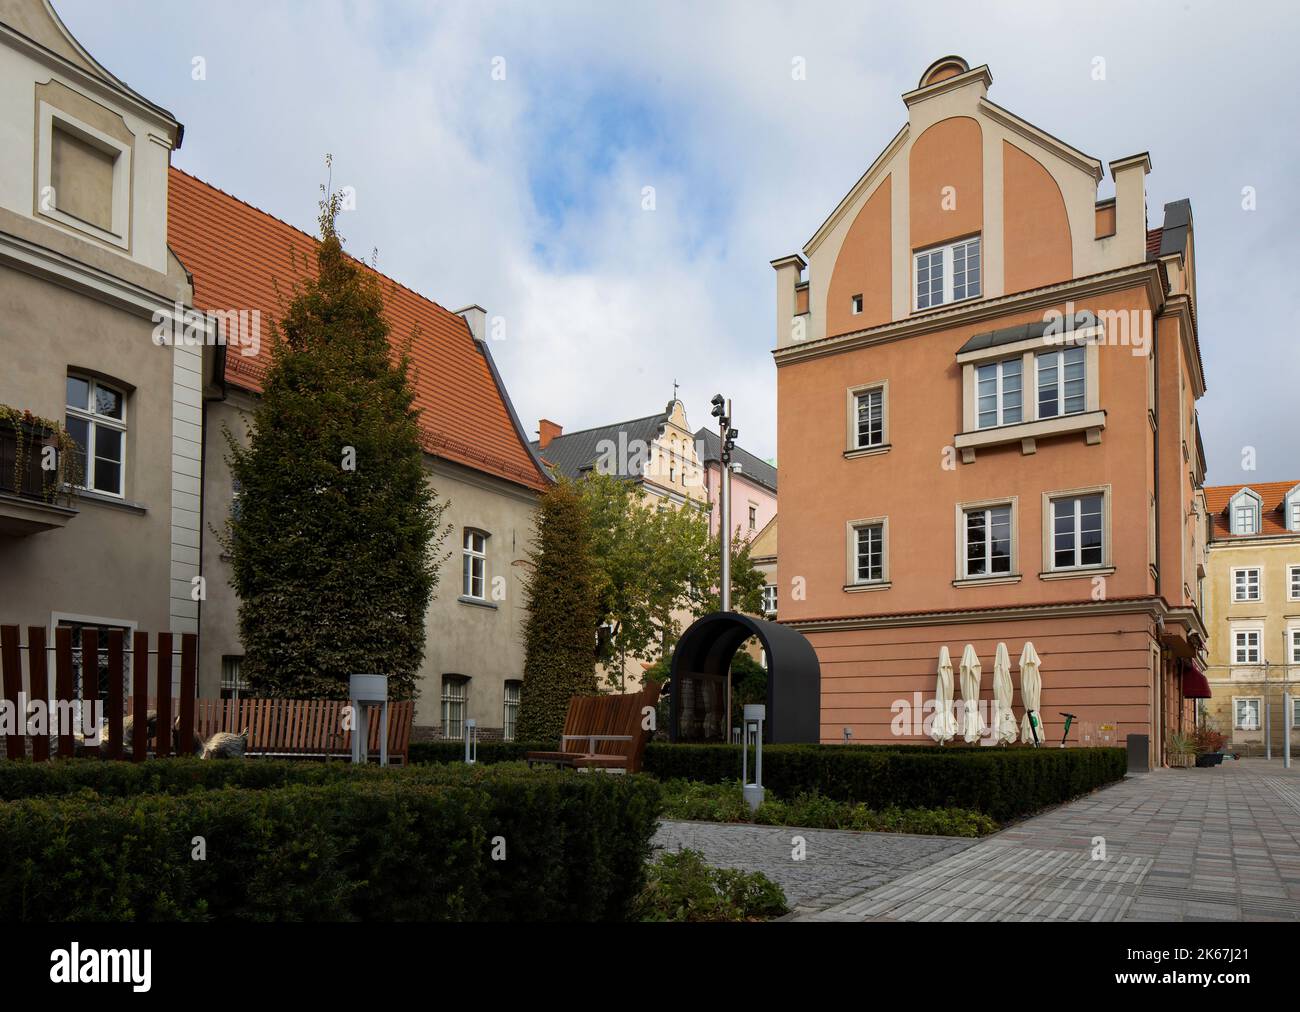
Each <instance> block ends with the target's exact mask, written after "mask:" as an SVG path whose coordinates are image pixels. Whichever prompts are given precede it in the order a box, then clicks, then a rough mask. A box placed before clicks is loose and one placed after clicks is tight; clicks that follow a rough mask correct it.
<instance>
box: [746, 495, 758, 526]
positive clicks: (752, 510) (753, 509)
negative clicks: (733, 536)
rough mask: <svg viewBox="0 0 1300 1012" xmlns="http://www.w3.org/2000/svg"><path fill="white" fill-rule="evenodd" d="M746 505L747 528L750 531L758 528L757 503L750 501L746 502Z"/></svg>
mask: <svg viewBox="0 0 1300 1012" xmlns="http://www.w3.org/2000/svg"><path fill="white" fill-rule="evenodd" d="M748 506H749V529H750V530H751V531H756V530H758V504H757V503H752V502H751V503H748Z"/></svg>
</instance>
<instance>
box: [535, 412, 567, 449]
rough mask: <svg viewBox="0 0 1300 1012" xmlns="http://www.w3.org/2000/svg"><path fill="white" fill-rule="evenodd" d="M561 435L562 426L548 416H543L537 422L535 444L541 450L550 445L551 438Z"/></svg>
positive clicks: (562, 432) (562, 433) (562, 431)
mask: <svg viewBox="0 0 1300 1012" xmlns="http://www.w3.org/2000/svg"><path fill="white" fill-rule="evenodd" d="M562 435H564V426H562V425H557V424H556V423H555V422H553V421H551V420H550V419H549V418H543V419H542V420H541V421H539V422H538V423H537V445H538V446H539V447H541V448H542V449H543V450H545V449H546V448H547V447H548V446H550V445H551V440H552V439H554V438H555V437H556V436H562Z"/></svg>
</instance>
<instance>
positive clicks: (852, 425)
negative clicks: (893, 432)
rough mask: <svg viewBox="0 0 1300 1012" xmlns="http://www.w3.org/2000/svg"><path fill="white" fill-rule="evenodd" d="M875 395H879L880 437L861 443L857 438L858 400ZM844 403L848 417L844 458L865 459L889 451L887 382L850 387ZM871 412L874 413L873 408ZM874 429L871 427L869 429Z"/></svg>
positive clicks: (858, 431) (880, 381)
mask: <svg viewBox="0 0 1300 1012" xmlns="http://www.w3.org/2000/svg"><path fill="white" fill-rule="evenodd" d="M876 394H879V397H878V401H879V412H880V426H879V427H880V436H879V438H878V439H877V440H875V441H868V442H862V441H861V440H860V438H859V435H860V430H859V425H858V399H859V398H860V397H866V396H873V397H874V395H876ZM846 403H847V410H848V415H847V419H846V422H847V429H846V434H845V444H844V445H845V446H846V447H847V449H846V450H845V451H844V455H845V456H846V457H865V456H869V455H871V454H876V453H884V452H886V451H887V450H889V448H890V442H889V381H888V380H878V381H876V382H874V383H862V384H860V385H858V386H855V387H850V388H849V389H848V393H847V401H846ZM872 410H873V411H874V407H873V409H872ZM874 427H875V426H871V428H874Z"/></svg>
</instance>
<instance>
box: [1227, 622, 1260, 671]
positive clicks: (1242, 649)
mask: <svg viewBox="0 0 1300 1012" xmlns="http://www.w3.org/2000/svg"><path fill="white" fill-rule="evenodd" d="M1260 636H1261V633H1260V630H1258V629H1235V630H1233V633H1232V663H1234V664H1258V663H1259V640H1260Z"/></svg>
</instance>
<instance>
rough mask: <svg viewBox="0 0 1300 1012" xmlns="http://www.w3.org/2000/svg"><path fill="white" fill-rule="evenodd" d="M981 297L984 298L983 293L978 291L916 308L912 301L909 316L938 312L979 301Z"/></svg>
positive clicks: (915, 316)
mask: <svg viewBox="0 0 1300 1012" xmlns="http://www.w3.org/2000/svg"><path fill="white" fill-rule="evenodd" d="M982 298H984V295H983V293H980V294H979V295H967V296H966V297H965V298H962V299H953V300H952V301H951V302H943V303H940V304H939V305H937V306H926V307H925V308H924V309H919V308H917V306H916V304H915V303H913V304H912V314H911V318H912V319H916V318H917V317H918V316H928V315H930V314H931V313H939V312H942V311H943V310H945V309H952V307H953V306H964V305H967V304H968V303H971V302H979V300H980V299H982Z"/></svg>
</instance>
